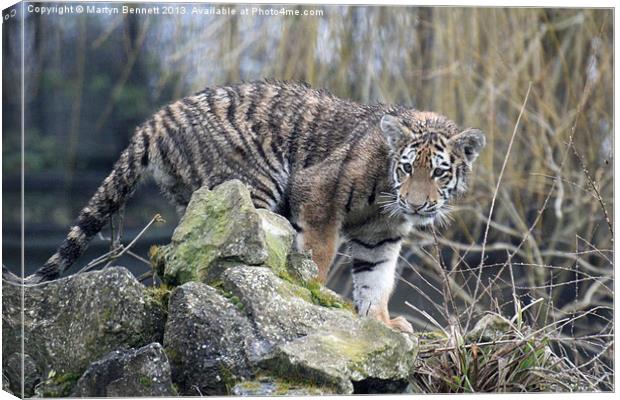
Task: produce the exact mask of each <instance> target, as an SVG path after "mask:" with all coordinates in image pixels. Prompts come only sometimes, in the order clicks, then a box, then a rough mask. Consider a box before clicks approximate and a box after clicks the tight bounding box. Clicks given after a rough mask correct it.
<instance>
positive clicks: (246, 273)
mask: <svg viewBox="0 0 620 400" xmlns="http://www.w3.org/2000/svg"><path fill="white" fill-rule="evenodd" d="M222 282H223V285H224V289H226V290H227V291H230V292H231V293H232V294H233V295H234V296H236V297H237V298H238V299H239V301H240V302H241V304H243V306H244V310H245V312H246V313H247V314H248V315H249V316H250V317H251V319H252V321H253V323H254V326H255V327H256V330H257V333H258V335H259V336H260V337H261V339H264V340H265V342H266V343H267V344H268V345H266V346H263V347H262V349H263V350H264V352H265V353H266V352H268V351H270V350H271V348H270V347H271V346H273V345H274V344H279V343H283V342H285V341H288V340H293V339H296V338H299V337H301V336H305V335H308V334H310V333H313V332H315V331H316V330H317V329H318V328H319V327H321V326H323V325H325V324H329V325H331V326H343V327H344V326H349V325H350V324H351V321H352V320H356V319H358V317H357V316H356V315H354V314H353V313H352V312H351V311H349V310H347V309H345V308H346V302H345V301H344V300H342V299H340V298H339V296H337V295H336V294H335V293H333V292H331V291H329V292H328V291H327V290H325V291H321V290H318V289H317V290H314V291H311V290H309V289H308V288H305V287H302V286H299V285H296V284H294V283H291V282H287V281H285V280H283V279H281V278H279V277H278V276H276V275H275V274H274V272H273V271H272V270H270V269H269V268H265V267H247V266H242V267H233V268H229V269H228V270H226V271H225V272H224V274H223V275H222ZM338 300H341V301H342V302H341V303H339V302H338ZM321 301H322V302H324V303H326V304H331V305H333V307H323V306H320V305H318V304H317V303H320V302H321ZM256 356H257V357H258V358H260V357H261V356H262V355H260V354H258V355H256Z"/></svg>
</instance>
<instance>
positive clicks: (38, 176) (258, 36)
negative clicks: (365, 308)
mask: <svg viewBox="0 0 620 400" xmlns="http://www.w3.org/2000/svg"><path fill="white" fill-rule="evenodd" d="M108 5H109V6H112V5H113V4H108ZM116 6H119V4H116ZM188 7H191V6H188ZM202 7H207V6H206V5H203V6H202ZM240 7H241V6H238V8H240ZM249 7H252V6H249ZM262 7H263V8H268V6H266V5H264V6H262ZM278 7H279V6H278ZM290 8H292V9H294V8H299V9H302V10H303V9H313V10H316V9H319V10H322V11H323V15H322V16H318V17H275V16H274V17H267V16H263V17H251V16H234V17H232V16H192V15H185V16H162V15H160V16H136V15H134V16H123V15H110V16H101V15H81V16H76V15H64V16H37V15H34V14H31V15H28V16H27V18H26V21H25V23H26V37H25V60H26V69H25V71H24V74H25V81H26V99H25V102H26V130H25V137H24V139H25V160H24V162H25V182H26V185H25V199H26V204H25V214H24V216H23V217H24V221H25V233H26V249H25V257H26V270H27V271H30V272H31V271H33V270H34V269H36V268H37V267H38V266H39V265H41V264H42V263H43V262H44V261H45V259H46V258H47V257H48V256H49V255H50V254H52V252H53V250H54V249H55V247H56V246H57V245H58V244H59V243H60V241H61V240H62V238H63V237H64V235H65V233H66V228H67V227H68V226H69V224H70V222H71V220H72V219H73V218H74V217H75V216H76V215H77V212H78V210H79V209H80V208H81V207H82V206H83V205H84V204H85V203H86V201H87V200H88V198H89V197H90V196H91V194H92V193H93V192H94V190H95V189H96V187H97V186H98V185H99V183H100V181H101V180H102V179H103V177H105V175H106V174H107V173H108V171H109V169H110V168H111V166H112V163H113V162H114V161H115V160H116V158H117V157H118V155H119V153H120V151H121V150H122V149H123V148H124V146H125V145H126V143H127V141H128V138H129V137H130V135H131V133H132V129H133V127H135V126H136V125H137V124H138V123H140V122H141V121H142V120H144V119H145V118H147V117H148V116H149V115H150V114H151V113H152V112H154V111H155V110H156V109H157V108H158V107H159V106H161V105H164V104H166V103H168V102H169V101H171V100H174V99H177V98H179V97H182V96H184V95H187V94H190V93H192V92H194V91H197V90H199V89H200V88H202V87H204V86H207V85H216V84H223V83H226V82H235V81H239V80H253V79H260V78H263V77H273V78H278V79H293V80H305V81H307V82H309V83H310V84H312V85H313V86H315V87H322V88H327V89H329V90H331V91H332V92H333V93H335V94H336V95H338V96H341V97H346V98H351V99H354V100H356V101H359V102H377V101H380V102H386V103H403V104H407V105H410V106H412V107H415V108H419V109H429V110H434V111H437V112H440V113H443V114H445V115H448V116H449V117H450V118H451V119H453V120H455V121H457V123H459V124H461V125H463V126H474V127H479V128H481V129H483V130H484V131H485V132H486V134H487V143H488V144H487V148H486V149H485V151H484V152H483V153H482V155H481V158H480V159H479V161H478V163H477V165H476V168H475V170H474V175H473V180H472V182H471V185H470V191H469V193H468V194H467V195H466V196H465V197H464V198H462V199H460V200H459V201H458V202H457V204H456V208H455V211H454V213H453V221H452V222H451V224H450V225H449V226H447V227H436V228H435V229H425V230H422V231H420V232H418V233H415V234H413V235H412V236H411V238H410V239H409V241H408V246H407V249H406V251H405V253H404V254H403V257H402V260H401V261H402V262H401V265H400V279H399V285H398V288H397V291H396V294H395V296H394V298H393V301H392V311H393V312H395V313H401V314H405V315H406V316H407V317H408V318H409V319H410V320H411V321H412V322H413V323H414V326H415V327H416V328H417V329H420V330H437V329H439V328H440V327H441V329H444V330H445V335H446V337H447V338H448V340H449V341H451V343H452V348H453V349H458V351H455V352H453V353H450V352H449V351H448V354H449V356H447V358H444V359H443V360H444V361H446V362H448V361H449V360H451V359H452V358H454V357H456V359H460V360H465V359H468V358H467V357H469V360H470V361H471V357H472V350H471V347H466V348H464V347H462V346H461V347H459V346H460V345H459V341H458V340H457V339H458V338H461V337H463V335H465V333H466V332H468V331H470V330H471V329H472V327H473V325H474V323H475V321H477V320H479V319H480V318H481V317H483V316H484V315H486V314H495V315H499V316H503V317H504V318H505V319H506V320H507V321H509V322H510V324H511V327H512V328H511V332H512V333H511V336H510V337H509V338H505V340H508V341H509V342H508V343H509V344H512V345H514V346H513V347H514V348H516V349H517V351H521V355H524V354H525V359H528V360H530V361H529V364H528V363H526V364H525V366H523V368H525V369H530V370H536V368H538V369H539V370H542V369H544V368H542V367H540V365H538V364H537V361H536V360H538V359H539V357H538V355H536V357H534V361H532V360H531V359H530V358H527V357H528V354H530V353H528V351H526V350H522V345H523V343H526V344H527V345H528V346H530V345H532V346H534V347H533V348H534V350H532V352H533V353H532V354H538V353H536V351H537V350H536V349H538V350H539V348H538V347H537V346H538V345H540V343H541V342H540V341H541V340H543V339H544V346H548V347H549V348H550V349H552V351H553V353H554V355H555V356H557V357H558V359H562V360H563V361H562V362H564V363H568V364H566V365H570V368H572V369H573V372H575V375H576V376H578V377H579V382H577V383H575V385H574V386H571V385H568V387H560V389H562V388H563V389H567V390H569V389H575V388H581V389H585V390H601V389H603V390H609V389H612V382H613V380H612V379H613V333H614V329H613V319H612V318H613V259H614V253H613V225H612V223H611V221H613V206H614V201H613V200H614V199H613V122H614V121H613V107H612V106H613V85H612V83H613V28H614V27H613V13H612V11H611V10H604V9H565V10H561V9H540V8H538V9H537V8H519V9H506V8H454V7H446V8H416V7H349V6H313V7H310V6H307V7H294V6H291V7H290ZM188 11H189V10H188ZM3 29H4V41H3V52H4V60H5V68H4V70H3V84H4V88H5V89H4V92H3V104H4V105H3V116H4V122H3V132H4V134H3V189H4V193H3V200H4V201H3V237H4V239H3V244H2V245H3V254H4V259H3V262H4V263H5V264H6V265H7V266H9V267H10V268H13V269H15V270H19V265H20V261H19V260H20V258H19V243H20V234H19V232H20V218H21V215H20V208H19V207H20V204H19V196H20V186H19V182H20V155H19V148H20V147H19V146H20V126H19V118H20V114H19V110H20V107H19V105H20V98H19V96H18V94H19V93H20V88H19V81H20V68H19V54H20V50H19V49H20V41H19V40H20V36H19V25H18V24H15V23H14V24H3ZM156 192H157V190H156V188H155V187H154V185H152V184H148V185H146V186H145V187H143V188H142V189H141V190H140V191H139V193H138V195H137V196H136V199H135V200H134V201H132V202H131V203H130V205H129V206H128V208H127V214H126V217H125V241H127V240H128V239H131V238H132V237H134V236H135V235H136V234H137V232H138V231H140V230H141V229H142V227H144V225H145V224H146V223H147V222H148V221H149V220H150V219H151V218H152V216H153V215H154V214H155V213H161V214H162V215H163V216H164V218H165V219H166V220H167V221H168V223H167V224H166V225H163V226H155V227H151V228H150V230H149V231H148V233H147V234H146V235H145V236H144V237H143V238H142V239H141V241H140V244H139V245H138V246H137V247H135V248H134V252H135V253H136V254H138V255H141V256H143V257H145V256H146V253H147V249H148V246H149V245H150V244H153V243H165V242H167V240H168V238H169V236H170V234H171V231H172V229H173V228H174V226H175V225H176V220H177V219H176V218H177V217H176V216H175V214H174V212H173V210H172V208H171V207H169V206H168V205H167V204H166V203H165V201H164V200H163V199H161V198H159V197H158V196H156V195H155V194H156ZM107 247H108V244H107V243H106V242H105V241H103V240H99V241H96V243H94V244H93V245H92V246H91V250H90V252H89V253H88V254H87V255H86V256H85V257H84V258H83V259H82V260H83V262H82V265H84V264H86V263H87V262H88V260H90V259H92V258H94V257H95V256H97V255H100V254H101V253H103V252H105V249H106V248H107ZM345 253H346V252H345V251H344V249H343V255H342V256H341V257H340V259H339V262H340V264H342V265H341V267H340V268H337V269H334V271H333V273H332V277H331V280H330V285H331V286H332V287H334V288H336V289H337V290H339V291H341V292H344V293H350V290H351V287H350V279H349V272H348V269H347V268H346V266H345V265H344V264H346V262H347V256H346V254H345ZM118 263H119V264H124V265H129V266H131V267H132V268H133V269H134V271H135V272H136V273H137V274H139V273H141V272H144V271H145V270H147V269H148V266H146V265H144V264H143V263H141V262H140V261H138V260H137V259H136V258H135V257H127V258H125V259H122V260H120V261H118ZM76 270H77V268H74V271H76ZM461 344H462V343H461ZM514 348H513V350H514ZM476 354H478V353H476ZM451 357H452V358H451ZM476 357H477V356H476ZM485 357H487V358H486V360H487V361H488V362H489V363H493V362H495V364H497V363H498V360H501V359H502V354H499V355H497V354H494V353H493V354H486V355H485ZM482 359H483V358H480V360H482ZM515 359H516V360H520V361H518V362H519V363H520V362H521V361H523V359H522V358H519V357H516V358H515ZM468 363H469V362H468ZM468 363H465V364H467V365H469V364H468ZM457 364H458V363H456V364H455V363H452V364H450V365H452V366H454V365H457ZM465 364H461V365H465ZM518 365H519V366H521V364H518ZM563 365H564V364H563ZM545 368H546V367H545ZM517 370H519V371H520V369H517ZM446 371H449V373H447V372H446ZM444 373H447V376H444V375H445V374H444ZM421 374H422V375H421V377H420V381H421V382H422V386H424V385H427V386H426V387H427V388H428V387H434V388H436V389H437V390H442V391H453V390H454V391H460V390H502V389H503V390H534V388H536V387H538V386H535V385H534V386H532V385H530V383H531V382H526V383H523V382H520V381H519V382H518V383H517V384H514V385H504V386H503V387H502V386H488V385H487V386H485V385H484V382H483V381H481V380H480V379H482V378H481V375H480V371H477V373H476V376H474V375H472V374H473V371H469V370H466V369H462V368H457V369H456V370H452V369H450V368H448V367H447V366H446V364H441V363H439V364H437V365H435V366H434V367H429V369H428V370H427V374H426V375H424V374H423V371H422V372H421ZM515 374H516V375H514V376H513V377H518V376H519V375H518V371H517V372H515ZM454 376H456V377H458V379H456V381H455V380H454V378H453V377H454ZM489 376H491V378H489ZM511 376H512V375H511ZM476 377H478V378H479V379H478V381H477V383H476V382H474V383H471V382H470V381H474V380H475V379H474V378H476ZM504 378H506V379H508V378H507V377H506V376H504ZM487 379H488V382H496V381H497V382H500V381H501V379H500V380H498V377H497V376H493V375H492V374H490V375H487ZM446 380H447V381H449V382H452V383H451V384H449V385H444V386H441V385H440V384H441V383H443V384H445V383H446ZM455 382H457V383H455ZM467 382H468V383H469V386H468V385H467V384H466V383H467ZM438 388H439V389H438ZM538 388H539V389H541V387H538ZM543 389H544V388H543ZM547 389H548V387H547ZM556 389H557V388H556ZM429 390H430V389H429Z"/></svg>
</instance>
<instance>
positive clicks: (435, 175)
mask: <svg viewBox="0 0 620 400" xmlns="http://www.w3.org/2000/svg"><path fill="white" fill-rule="evenodd" d="M441 175H443V170H442V169H439V168H435V169H434V170H433V178H439V177H440V176H441Z"/></svg>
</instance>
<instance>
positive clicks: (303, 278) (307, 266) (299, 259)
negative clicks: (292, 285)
mask: <svg viewBox="0 0 620 400" xmlns="http://www.w3.org/2000/svg"><path fill="white" fill-rule="evenodd" d="M287 269H288V272H289V273H290V274H291V277H292V278H293V279H295V280H297V281H299V282H301V283H305V284H307V283H310V282H313V281H316V280H317V279H318V277H319V267H318V266H317V265H316V264H315V263H314V261H312V257H310V255H309V254H307V253H297V252H292V253H290V254H289V255H288V266H287Z"/></svg>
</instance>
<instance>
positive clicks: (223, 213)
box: [153, 180, 295, 284]
mask: <svg viewBox="0 0 620 400" xmlns="http://www.w3.org/2000/svg"><path fill="white" fill-rule="evenodd" d="M294 237H295V230H294V229H293V228H292V226H291V225H290V223H289V222H288V221H287V220H286V219H285V218H283V217H282V216H279V215H277V214H274V213H272V212H269V211H267V210H257V209H255V208H254V206H253V204H252V200H251V198H250V192H249V191H248V189H247V188H246V187H245V185H243V183H241V182H240V181H238V180H232V181H228V182H225V183H223V184H221V185H219V186H217V187H215V188H214V189H213V190H208V189H207V188H206V187H205V188H201V189H199V190H197V191H196V192H194V194H193V195H192V198H191V201H190V202H189V204H188V206H187V209H186V211H185V215H184V216H183V218H182V219H181V222H180V223H179V225H178V226H177V228H176V229H175V231H174V234H173V235H172V241H171V243H170V244H169V245H167V246H163V247H161V248H160V249H159V250H158V251H157V252H156V253H155V255H154V257H153V261H154V263H155V264H157V265H159V267H160V269H161V266H162V265H163V266H164V268H163V269H164V271H163V278H164V280H165V281H167V282H168V283H171V284H183V283H185V282H189V281H198V282H213V281H216V280H217V279H218V276H219V274H220V273H221V272H222V271H223V270H225V269H226V268H228V267H229V266H230V265H241V264H243V265H265V266H269V267H270V268H273V269H274V270H275V271H284V270H285V269H286V262H287V257H288V254H289V252H290V250H291V247H292V244H293V240H294Z"/></svg>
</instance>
